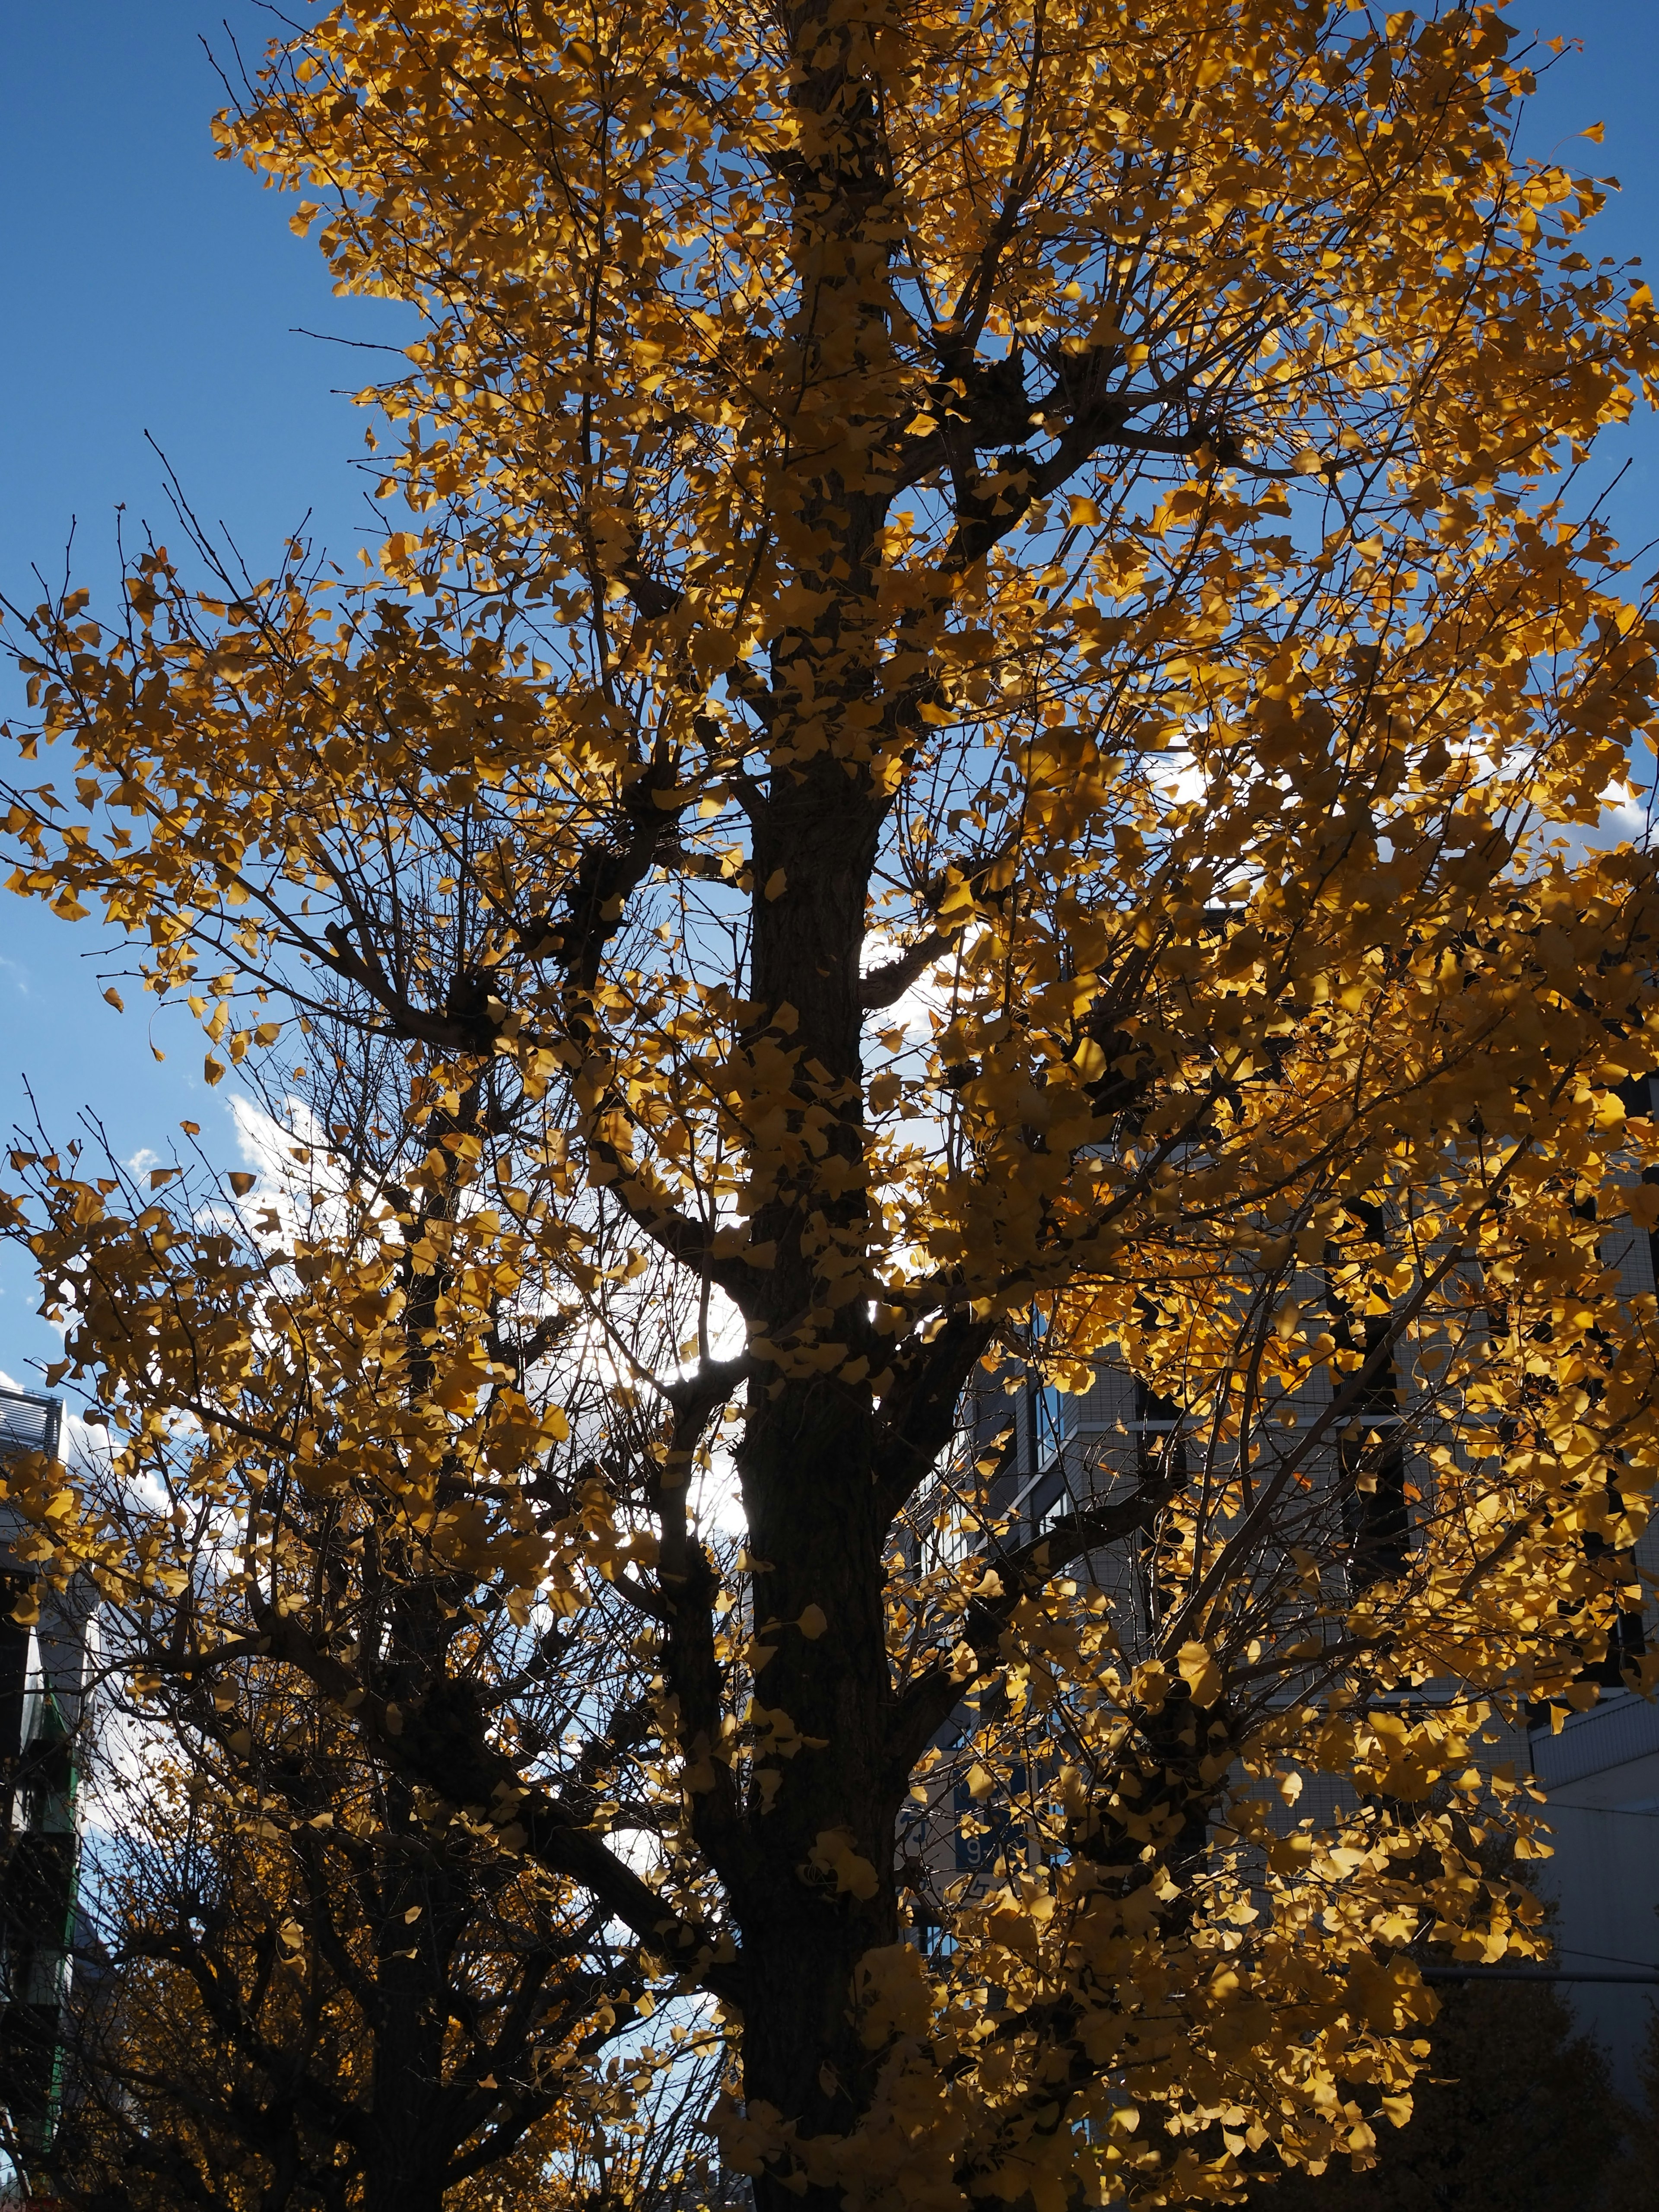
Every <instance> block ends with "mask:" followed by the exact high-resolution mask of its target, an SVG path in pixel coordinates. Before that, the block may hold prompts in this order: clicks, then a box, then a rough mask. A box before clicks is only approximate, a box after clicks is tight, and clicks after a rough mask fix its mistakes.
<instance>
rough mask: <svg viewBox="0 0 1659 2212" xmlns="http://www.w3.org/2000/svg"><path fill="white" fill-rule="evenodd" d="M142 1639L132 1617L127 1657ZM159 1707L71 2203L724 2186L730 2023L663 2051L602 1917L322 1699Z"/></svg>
mask: <svg viewBox="0 0 1659 2212" xmlns="http://www.w3.org/2000/svg"><path fill="white" fill-rule="evenodd" d="M132 1626H133V1624H132V1623H131V1621H130V1620H125V1619H124V1618H123V1616H122V1615H121V1613H120V1609H119V1607H117V1608H116V1609H115V1612H114V1615H113V1618H112V1622H111V1629H112V1633H113V1635H114V1638H115V1640H116V1643H117V1644H120V1643H121V1641H122V1638H123V1636H124V1634H128V1635H130V1633H131V1629H132ZM477 1657H478V1662H479V1664H480V1665H481V1666H487V1656H486V1655H485V1654H484V1653H483V1652H482V1651H481V1652H480V1653H479V1654H478V1655H477ZM161 1702H162V1704H163V1705H164V1707H165V1711H163V1712H162V1713H161V1714H160V1715H159V1716H158V1714H157V1712H156V1711H155V1706H154V1705H151V1707H150V1708H149V1710H148V1711H147V1712H146V1713H145V1714H144V1716H143V1720H142V1721H141V1722H140V1723H139V1725H140V1726H141V1727H143V1729H144V1730H145V1736H144V1740H143V1753H142V1755H141V1756H140V1757H138V1758H136V1759H135V1758H132V1757H131V1756H125V1757H123V1756H120V1755H119V1753H120V1750H121V1748H122V1747H123V1746H122V1738H121V1736H120V1735H119V1734H117V1735H116V1736H115V1737H114V1739H113V1741H114V1742H115V1744H116V1746H117V1749H118V1756H117V1757H116V1758H115V1759H112V1760H106V1762H105V1767H106V1771H104V1772H103V1773H102V1774H101V1775H100V1778H99V1780H100V1785H101V1786H100V1792H99V1795H100V1810H101V1813H102V1815H103V1820H104V1822H106V1824H107V1832H106V1834H105V1836H104V1838H103V1841H102V1844H101V1846H100V1847H99V1848H97V1849H96V1850H95V1852H94V1860H95V1869H94V1878H93V1880H92V1882H91V1883H90V1885H89V1888H90V1899H89V1904H90V1921H89V1932H90V1935H91V1936H92V1938H93V1947H92V1948H94V1959H93V1960H90V1961H89V1962H88V1963H89V1964H92V1965H93V1966H94V1972H91V1973H90V1974H84V1975H82V1977H80V1978H79V1979H78V1985H77V1993H78V2002H77V2005H76V2013H75V2016H74V2027H73V2031H72V2037H73V2050H74V2057H75V2064H74V2067H73V2069H72V2086H71V2089H70V2095H69V2098H68V2100H67V2110H66V2113H65V2118H64V2125H63V2127H62V2129H61V2130H60V2132H59V2136H58V2142H57V2144H56V2147H55V2149H54V2153H53V2156H52V2162H51V2168H50V2185H51V2186H52V2190H53V2191H54V2192H61V2193H62V2194H63V2195H64V2196H66V2197H68V2198H69V2199H70V2201H71V2202H74V2203H81V2204H92V2205H94V2206H97V2207H99V2208H100V2212H163V2208H166V2212H175V2208H181V2207H196V2208H200V2212H253V2208H255V2207H257V2208H258V2212H282V2208H283V2207H285V2206H289V2205H295V2206H299V2205H303V2206H305V2207H307V2208H313V2207H323V2208H327V2212H343V2208H345V2207H346V2206H348V2205H350V2206H352V2207H353V2208H360V2212H375V2208H380V2207H384V2208H386V2212H392V2208H393V2207H396V2208H398V2212H407V2208H409V2207H410V2206H412V2205H436V2204H439V2203H447V2204H449V2205H451V2206H453V2207H458V2208H465V2212H483V2208H485V2207H489V2206H494V2205H497V2204H500V2205H503V2206H505V2205H507V2204H509V2203H510V2204H513V2205H521V2204H524V2203H537V2204H540V2205H545V2206H547V2207H549V2208H554V2207H559V2206H563V2205H583V2206H588V2207H592V2206H594V2205H604V2204H607V2203H619V2202H623V2201H627V2202H630V2203H631V2202H635V2201H638V2200H640V2199H642V2198H648V2199H649V2200H650V2201H651V2202H652V2203H653V2204H654V2205H659V2206H660V2207H662V2208H664V2212H668V2208H671V2207H673V2206H675V2205H677V2204H680V2203H689V2204H697V2205H702V2204H705V2203H708V2201H709V2188H710V2176H709V2173H708V2164H709V2154H708V2145H707V2143H706V2142H705V2140H704V2139H703V2138H702V2137H701V2136H694V2135H693V2134H692V2133H691V2129H690V2122H691V2120H692V2119H693V2118H695V2117H696V2114H697V2113H698V2112H701V2110H702V2108H703V2107H704V2106H706V2104H707V2102H708V2097H709V2095H710V2094H711V2093H712V2084H711V2083H710V2081H709V2080H708V2078H707V2077H708V2075H709V2074H710V2072H711V2069H712V2068H713V2067H714V2066H715V2065H716V2064H717V2063H718V2054H717V2052H716V2051H715V2050H714V2039H712V2038H709V2039H707V2040H706V2041H705V2039H702V2038H701V2037H699V2036H698V2035H697V2034H696V2032H695V2030H694V2031H693V2032H691V2033H690V2034H688V2033H687V2030H686V2029H685V2027H683V2026H682V2027H680V2028H679V2029H678V2031H677V2033H676V2034H675V2035H674V2037H673V2038H672V2039H670V2038H669V2037H668V2036H666V2035H665V2036H663V2037H662V2038H660V2039H659V2041H660V2043H661V2045H662V2047H661V2049H660V2050H659V2049H658V2048H656V2047H654V2045H653V2043H652V2042H651V2041H649V2040H647V2038H648V2037H649V2035H650V2031H649V2029H648V2028H647V2027H646V2025H645V2021H644V2018H643V2016H642V2015H641V2012H640V2010H638V2009H637V2008H636V2007H635V2003H634V2002H632V2001H631V1999H630V1997H629V1994H628V1992H629V1989H630V1988H631V1987H632V1986H633V1984H634V1982H635V1980H636V1979H637V1968H636V1967H635V1966H634V1965H633V1964H632V1962H631V1961H630V1960H629V1958H628V1957H627V1956H626V1955H625V1954H624V1952H623V1949H622V1948H619V1947H618V1946H617V1943H616V1942H615V1941H614V1940H613V1936H612V1934H611V1932H608V1931H607V1929H606V1928H605V1924H604V1916H603V1914H600V1913H596V1912H595V1911H594V1910H593V1909H592V1906H591V1905H589V1904H588V1903H587V1902H586V1900H584V1899H580V1897H577V1896H573V1895H572V1893H571V1892H570V1891H569V1888H568V1886H561V1885H559V1884H557V1883H553V1882H549V1881H546V1880H545V1879H544V1878H543V1877H542V1876H540V1875H538V1873H537V1871H536V1870H535V1869H534V1868H533V1867H532V1866H529V1865H527V1864H526V1862H525V1861H524V1860H523V1859H522V1858H521V1857H516V1856H513V1855H511V1854H510V1853H508V1852H506V1851H504V1850H502V1849H501V1845H500V1843H499V1840H498V1838H496V1837H495V1834H494V1832H492V1831H491V1830H490V1829H489V1827H488V1826H487V1825H486V1826H484V1827H483V1829H482V1830H481V1829H480V1828H479V1827H478V1826H477V1825H476V1824H470V1823H468V1822H467V1821H465V1820H456V1819H447V1820H446V1819H444V1818H442V1817H441V1816H438V1817H435V1815H434V1808H431V1807H429V1806H426V1805H423V1804H421V1803H419V1802H416V1800H417V1797H418V1793H417V1792H411V1791H409V1790H405V1789H403V1788H402V1787H400V1786H399V1785H398V1784H396V1783H393V1784H392V1785H391V1787H390V1788H389V1789H388V1787H387V1785H386V1780H385V1778H383V1777H381V1776H379V1775H377V1774H376V1773H375V1772H374V1771H373V1769H372V1768H371V1767H369V1766H368V1765H366V1764H365V1763H364V1761H363V1760H362V1758H361V1756H360V1755H358V1753H357V1752H356V1749H355V1738H354V1733H353V1731H352V1730H351V1729H350V1728H349V1724H347V1723H345V1722H344V1720H343V1717H342V1716H339V1715H337V1714H334V1713H331V1712H330V1711H328V1710H327V1709H326V1708H325V1707H323V1706H321V1705H319V1703H318V1702H317V1701H315V1700H306V1699H300V1698H298V1697H295V1696H293V1695H284V1694H283V1692H282V1691H281V1690H280V1689H276V1688H275V1686H271V1685H266V1684H264V1683H261V1684H259V1685H258V1686H257V1689H252V1688H251V1686H250V1685H248V1684H247V1683H246V1682H241V1683H238V1682H236V1681H234V1680H229V1679H227V1678H225V1677H223V1676H221V1677H220V1679H219V1680H216V1682H215V1683H214V1684H213V1685H212V1686H211V1687H209V1686H206V1685H203V1684H199V1683H197V1682H194V1681H193V1680H192V1679H191V1677H189V1676H185V1677H184V1678H181V1679H179V1680H175V1681H173V1682H172V1683H170V1684H169V1685H168V1686H167V1689H166V1691H165V1692H163V1693H162V1698H161ZM158 1717H159V1719H160V1720H161V1725H162V1728H163V1729H164V1732H165V1733H164V1735H163V1736H162V1738H161V1743H162V1744H164V1745H165V1750H164V1751H162V1750H161V1747H160V1746H159V1745H158V1743H157V1741H156V1737H155V1727H156V1723H157V1720H158ZM125 1719H126V1720H127V1722H128V1723H132V1722H134V1721H136V1720H138V1716H137V1714H136V1713H134V1712H132V1711H128V1713H127V1714H126V1715H125ZM525 1725H526V1727H527V1726H528V1725H530V1723H529V1721H528V1719H527V1718H526V1723H525ZM132 1741H133V1739H132V1738H131V1737H128V1738H127V1739H126V1740H125V1748H126V1749H127V1750H128V1751H129V1752H130V1750H131V1743H132ZM595 1779H596V1781H597V1780H598V1778H597V1777H596V1778H595ZM647 2006H648V2001H647Z"/></svg>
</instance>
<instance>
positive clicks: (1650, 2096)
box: [1599, 2002, 1659, 2212]
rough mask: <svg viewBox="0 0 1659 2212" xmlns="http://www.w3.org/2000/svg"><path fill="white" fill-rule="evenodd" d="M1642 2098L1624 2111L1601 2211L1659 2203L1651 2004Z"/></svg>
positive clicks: (1640, 2065)
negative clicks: (1616, 2149)
mask: <svg viewBox="0 0 1659 2212" xmlns="http://www.w3.org/2000/svg"><path fill="white" fill-rule="evenodd" d="M1636 2078H1637V2080H1638V2082H1639V2083H1640V2085H1641V2102H1640V2103H1639V2104H1638V2105H1635V2106H1626V2107H1625V2108H1624V2110H1623V2111H1622V2112H1621V2113H1620V2123H1621V2127H1622V2132H1623V2138H1624V2139H1623V2143H1622V2146H1621V2148H1620V2152H1619V2155H1618V2156H1617V2157H1616V2158H1615V2159H1613V2161H1612V2163H1611V2164H1610V2165H1609V2166H1608V2167H1607V2173H1606V2176H1605V2178H1604V2179H1603V2181H1602V2185H1601V2203H1600V2207H1599V2212H1655V2208H1656V2207H1659V2008H1655V2007H1654V2006H1653V2005H1652V2004H1651V2002H1650V2005H1649V2008H1648V2027H1647V2034H1646V2036H1645V2037H1644V2039H1643V2045H1642V2055H1641V2057H1640V2058H1639V2059H1638V2062H1637V2069H1636Z"/></svg>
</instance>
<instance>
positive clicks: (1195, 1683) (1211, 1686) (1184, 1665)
mask: <svg viewBox="0 0 1659 2212" xmlns="http://www.w3.org/2000/svg"><path fill="white" fill-rule="evenodd" d="M1176 1666H1177V1667H1178V1668H1180V1669H1181V1679H1182V1681H1183V1682H1184V1683H1185V1684H1186V1685H1187V1687H1188V1691H1189V1692H1191V1693H1192V1700H1193V1703H1194V1705H1213V1704H1214V1703H1215V1701H1216V1699H1218V1697H1219V1696H1220V1695H1221V1669H1220V1668H1219V1667H1218V1666H1217V1664H1216V1662H1215V1655H1214V1653H1213V1652H1212V1650H1210V1647H1209V1646H1208V1644H1182V1647H1181V1649H1180V1650H1179V1651H1178V1652H1177V1653H1176Z"/></svg>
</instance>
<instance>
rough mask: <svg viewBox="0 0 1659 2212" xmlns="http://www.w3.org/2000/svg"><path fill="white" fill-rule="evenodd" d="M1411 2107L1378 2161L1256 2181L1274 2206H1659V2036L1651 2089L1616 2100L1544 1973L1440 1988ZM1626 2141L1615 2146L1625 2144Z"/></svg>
mask: <svg viewBox="0 0 1659 2212" xmlns="http://www.w3.org/2000/svg"><path fill="white" fill-rule="evenodd" d="M1440 1997H1441V2011H1440V2016H1439V2018H1438V2020H1437V2021H1436V2023H1435V2025H1434V2027H1432V2028H1431V2031H1430V2040H1431V2048H1432V2056H1431V2060H1430V2063H1429V2066H1428V2069H1426V2071H1425V2073H1423V2074H1422V2075H1419V2077H1418V2081H1417V2085H1416V2088H1415V2090H1414V2093H1413V2103H1414V2107H1415V2109H1414V2111H1413V2115H1412V2118H1410V2120H1409V2121H1408V2122H1407V2124H1406V2126H1405V2127H1404V2128H1403V2129H1401V2130H1399V2131H1398V2132H1397V2133H1396V2132H1395V2131H1394V2130H1387V2131H1384V2132H1383V2134H1382V2135H1381V2136H1379V2140H1378V2142H1377V2146H1376V2150H1377V2162H1376V2165H1375V2166H1372V2167H1371V2168H1370V2171H1369V2172H1363V2173H1356V2172H1352V2171H1350V2170H1348V2169H1347V2168H1346V2166H1332V2167H1331V2168H1330V2169H1329V2171H1328V2172H1326V2173H1325V2174H1324V2175H1322V2177H1321V2178H1319V2179H1310V2178H1308V2177H1306V2176H1304V2175H1300V2174H1297V2175H1291V2176H1287V2177H1286V2178H1285V2180H1284V2181H1282V2182H1280V2183H1279V2184H1276V2185H1274V2184H1267V2185H1261V2186H1259V2187H1258V2190H1257V2191H1256V2193H1255V2199H1254V2202H1255V2203H1257V2204H1258V2205H1261V2206H1272V2207H1273V2208H1274V2212H1448V2208H1455V2212H1591V2209H1592V2208H1595V2212H1653V2208H1654V2207H1655V2206H1656V2205H1659V2180H1656V2173H1659V2168H1656V2165H1655V2161H1654V2158H1653V2155H1652V2154H1653V2152H1654V2151H1655V2149H1656V2148H1659V2045H1656V2044H1655V2043H1654V2041H1653V2039H1651V2037H1650V2044H1649V2050H1648V2055H1647V2059H1646V2063H1645V2069H1644V2085H1645V2087H1646V2089H1647V2100H1646V2103H1645V2106H1644V2110H1643V2111H1642V2112H1639V2113H1638V2112H1628V2111H1626V2109H1625V2108H1624V2107H1623V2106H1621V2105H1620V2101H1619V2100H1618V2098H1617V2097H1616V2096H1615V2094H1614V2093H1613V2087H1612V2085H1611V2083H1610V2082H1609V2081H1608V2078H1607V2060H1606V2057H1605V2055H1604V2053H1603V2052H1602V2051H1601V2049H1600V2047H1599V2046H1598V2045H1596V2044H1595V2042H1594V2041H1593V2040H1592V2039H1591V2038H1590V2037H1589V2036H1587V2035H1584V2034H1582V2033H1579V2032H1578V2030H1577V2023H1576V2021H1574V2019H1573V2015H1572V2013H1571V2008H1570V2007H1569V2006H1568V2004H1567V2003H1566V2002H1565V1999H1564V1998H1563V1997H1562V1996H1560V1994H1559V1991H1558V1990H1556V1989H1555V1988H1553V1986H1552V1985H1551V1984H1549V1983H1547V1982H1540V1983H1534V1984H1526V1983H1516V1982H1511V1981H1503V1982H1487V1983H1473V1984H1468V1983H1466V1984H1452V1985H1450V1986H1449V1987H1448V1988H1446V1989H1444V1990H1442V1991H1441V1992H1440ZM1621 2144H1622V2148H1621Z"/></svg>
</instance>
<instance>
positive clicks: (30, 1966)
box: [0, 1390, 90, 2192]
mask: <svg viewBox="0 0 1659 2212" xmlns="http://www.w3.org/2000/svg"><path fill="white" fill-rule="evenodd" d="M61 1427H62V1408H61V1407H59V1406H58V1404H57V1403H55V1402H54V1401H52V1400H51V1399H46V1398H37V1397H32V1396H29V1395H27V1394H25V1393H22V1392H18V1391H13V1390H0V1467H3V1466H4V1464H6V1463H7V1462H13V1461H15V1460H16V1459H17V1458H19V1457H20V1456H21V1455H24V1454H26V1453H33V1452H44V1453H45V1454H46V1455H47V1456H48V1457H49V1458H52V1459H55V1458H57V1457H58V1456H59V1443H60V1434H61ZM15 1533H16V1524H15V1521H9V1519H8V1517H7V1512H6V1508H5V1506H4V1505H3V1504H0V2142H3V2144H4V2148H5V2150H6V2152H7V2153H8V2154H9V2160H10V2162H11V2164H12V2165H13V2166H14V2167H15V2169H18V2170H19V2171H20V2173H21V2181H22V2184H23V2186H24V2190H25V2192H26V2191H27V2173H28V2168H29V2165H30V2162H31V2160H33V2159H34V2158H38V2157H40V2155H41V2154H43V2153H44V2152H45V2151H46V2150H47V2149H48V2148H50V2146H51V2142H52V2132H53V2129H54V2127H55V2124H56V2119H57V2112H58V2101H59V2095H60V2091H61V2087H62V2083H61V2072H62V2067H63V2033H62V2023H63V2013H64V2004H65V2002H66V2001H67V1999H68V1996H69V1979H70V1944H71V1941H72V1937H73V1932H74V1922H75V1912H76V1871H77V1857H78V1836H77V1823H76V1787H77V1782H78V1778H79V1765H80V1761H79V1757H78V1748H77V1739H78V1734H79V1730H80V1727H81V1723H82V1708H83V1704H84V1699H85V1695H86V1684H87V1669H88V1641H89V1629H90V1614H89V1608H88V1605H87V1603H86V1602H85V1601H84V1599H83V1598H82V1597H81V1596H79V1595H76V1594H75V1593H71V1594H70V1595H69V1596H67V1597H65V1596H62V1595H58V1594H57V1593H54V1592H50V1591H48V1592H46V1593H44V1594H43V1595H42V1597H41V1601H40V1608H39V1618H38V1620H36V1621H35V1622H34V1624H33V1626H27V1627H26V1626H21V1625H20V1624H19V1623H18V1622H16V1621H15V1620H12V1619H11V1617H10V1614H11V1608H12V1606H13V1605H14V1604H15V1601H16V1600H17V1598H18V1597H20V1596H21V1595H24V1594H25V1592H26V1591H27V1585H28V1584H29V1583H30V1582H31V1581H33V1579H34V1572H33V1569H32V1568H31V1567H30V1566H29V1565H27V1563H26V1562H25V1561H22V1560H21V1559H18V1557H17V1555H16V1553H15V1551H14V1550H13V1549H12V1548H11V1544H10V1539H11V1538H12V1537H14V1536H15ZM14 2186H15V2179H14Z"/></svg>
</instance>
